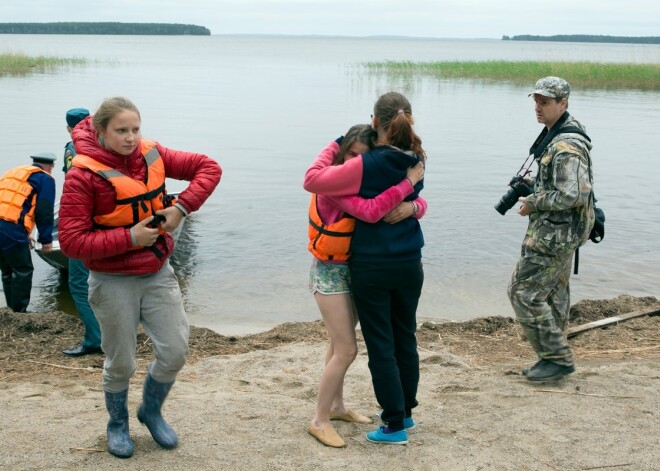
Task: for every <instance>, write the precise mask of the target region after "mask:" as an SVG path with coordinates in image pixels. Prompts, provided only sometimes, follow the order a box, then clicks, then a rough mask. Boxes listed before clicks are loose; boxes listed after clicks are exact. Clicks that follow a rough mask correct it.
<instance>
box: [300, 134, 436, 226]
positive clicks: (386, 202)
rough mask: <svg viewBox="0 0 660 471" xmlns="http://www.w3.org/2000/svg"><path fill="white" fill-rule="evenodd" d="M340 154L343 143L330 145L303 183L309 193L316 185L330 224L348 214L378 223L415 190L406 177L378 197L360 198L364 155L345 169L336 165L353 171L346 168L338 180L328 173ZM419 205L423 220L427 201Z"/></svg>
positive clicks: (420, 200) (319, 205) (320, 205)
mask: <svg viewBox="0 0 660 471" xmlns="http://www.w3.org/2000/svg"><path fill="white" fill-rule="evenodd" d="M338 151H339V144H337V143H336V142H335V141H332V142H331V143H330V144H328V145H327V146H326V147H325V149H323V150H322V151H321V153H320V154H319V155H318V156H317V157H316V160H314V163H312V165H311V166H310V167H309V169H308V170H307V173H306V174H305V182H304V184H303V186H304V187H305V189H307V190H309V188H308V186H309V185H313V186H314V188H315V189H317V191H315V192H316V193H317V194H318V200H317V210H318V212H319V215H320V216H321V219H323V222H325V223H326V224H332V223H334V222H336V221H338V220H339V219H341V218H342V216H343V215H344V213H348V214H350V215H351V216H354V217H356V218H358V219H360V220H362V221H365V222H369V223H375V222H378V221H380V220H381V219H382V218H383V217H384V216H385V215H386V214H387V213H389V212H390V211H392V210H393V209H395V208H396V207H397V206H398V205H399V204H400V203H401V202H402V201H403V199H404V198H405V197H406V196H408V195H410V194H411V193H412V192H413V191H414V189H413V187H412V185H411V184H410V181H409V180H408V179H407V178H404V179H403V180H402V181H401V182H399V183H398V184H396V185H394V186H392V187H390V188H388V189H387V190H385V191H384V192H383V193H381V194H380V195H378V196H376V197H375V198H363V197H361V196H357V193H358V191H359V190H360V185H361V182H362V156H357V157H354V158H352V159H349V160H347V161H346V162H344V163H343V164H342V165H341V166H335V167H345V166H347V165H351V168H352V170H350V171H347V169H345V168H344V169H343V170H344V171H343V172H342V177H341V178H338V177H336V176H333V174H332V173H328V170H331V169H327V167H330V166H332V160H333V159H334V157H335V155H336V154H337V152H338ZM358 164H359V165H358ZM320 169H326V170H324V172H322V176H317V174H316V173H315V171H318V170H320ZM328 175H329V176H328ZM356 177H357V178H356ZM333 195H334V196H333ZM337 195H344V196H337ZM346 195H350V196H346ZM415 203H417V205H418V207H419V211H418V212H417V214H416V215H415V216H414V217H415V218H417V219H419V218H421V217H422V216H424V214H425V213H426V208H427V204H426V200H424V199H423V198H421V197H420V198H417V199H415Z"/></svg>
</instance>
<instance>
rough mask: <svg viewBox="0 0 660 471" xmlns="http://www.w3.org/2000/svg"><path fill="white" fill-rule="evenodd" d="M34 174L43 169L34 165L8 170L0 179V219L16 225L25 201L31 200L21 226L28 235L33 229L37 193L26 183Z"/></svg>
mask: <svg viewBox="0 0 660 471" xmlns="http://www.w3.org/2000/svg"><path fill="white" fill-rule="evenodd" d="M36 172H43V169H41V168H39V167H35V166H34V165H22V166H20V167H16V168H12V169H10V170H8V171H7V172H6V173H5V174H4V175H3V176H2V178H0V219H4V220H5V221H9V222H13V223H18V222H19V220H20V218H21V212H22V211H23V204H25V200H27V199H28V198H31V208H30V210H29V211H28V212H27V213H26V214H25V216H24V217H23V225H24V226H25V230H26V231H27V233H28V234H31V233H32V230H33V229H34V209H35V207H36V205H35V202H36V199H37V193H36V192H35V191H34V188H32V185H30V184H29V183H28V178H30V175H32V174H33V173H36Z"/></svg>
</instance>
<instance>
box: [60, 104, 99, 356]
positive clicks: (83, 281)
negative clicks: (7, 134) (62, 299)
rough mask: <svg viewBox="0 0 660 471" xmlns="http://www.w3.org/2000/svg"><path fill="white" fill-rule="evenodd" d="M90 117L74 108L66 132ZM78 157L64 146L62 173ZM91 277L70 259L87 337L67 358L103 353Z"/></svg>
mask: <svg viewBox="0 0 660 471" xmlns="http://www.w3.org/2000/svg"><path fill="white" fill-rule="evenodd" d="M87 116H89V110H87V109H86V108H72V109H70V110H69V111H67V112H66V130H67V131H68V133H69V136H71V132H72V131H73V128H75V127H76V125H77V124H78V123H79V122H80V121H82V120H83V119H85V118H86V117H87ZM75 156H76V149H75V147H74V145H73V141H69V142H67V143H66V145H65V146H64V167H62V171H63V172H64V173H65V174H66V172H68V171H69V170H70V169H71V167H72V166H73V159H74V157H75ZM88 277H89V270H88V269H87V268H86V267H85V265H84V264H83V262H82V261H81V260H75V259H73V258H70V259H69V291H70V292H71V297H72V298H73V302H74V304H75V305H76V310H77V311H78V316H79V317H80V320H81V321H82V323H83V324H84V325H85V335H84V337H83V340H82V342H81V343H80V344H78V345H76V346H74V347H71V348H67V349H65V350H63V351H62V353H64V354H65V355H67V356H70V357H79V356H83V355H89V354H92V353H101V352H102V350H101V327H99V322H98V321H97V320H96V316H95V315H94V311H93V310H92V308H91V306H90V305H89V300H88V299H87V296H88V293H89V285H88V284H87V278H88Z"/></svg>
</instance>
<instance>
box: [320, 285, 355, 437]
mask: <svg viewBox="0 0 660 471" xmlns="http://www.w3.org/2000/svg"><path fill="white" fill-rule="evenodd" d="M314 297H315V298H316V303H317V304H318V306H319V310H320V311H321V315H322V316H323V321H324V322H325V327H326V329H327V331H328V336H329V337H330V344H329V346H328V350H327V353H326V364H325V368H324V370H323V374H322V375H321V381H320V382H319V394H318V401H317V404H316V414H315V415H314V418H313V419H312V422H311V425H312V426H313V427H315V428H317V429H322V428H325V427H326V426H328V425H330V411H331V410H332V411H333V412H338V413H345V412H346V406H345V405H344V401H343V387H344V376H345V375H346V371H347V370H348V368H349V366H351V363H353V360H354V359H355V356H356V355H357V342H356V340H355V322H356V321H355V312H354V308H353V302H352V299H351V296H350V295H349V294H333V295H323V294H319V293H316V294H315V295H314Z"/></svg>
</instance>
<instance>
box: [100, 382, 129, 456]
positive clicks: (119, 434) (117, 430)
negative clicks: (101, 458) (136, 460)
mask: <svg viewBox="0 0 660 471" xmlns="http://www.w3.org/2000/svg"><path fill="white" fill-rule="evenodd" d="M127 399H128V389H127V390H126V391H122V392H118V393H111V392H108V391H105V407H106V408H107V409H108V414H110V420H109V421H108V428H107V434H108V452H109V453H110V454H112V455H115V456H117V457H119V458H130V457H131V456H133V441H132V440H131V436H130V435H129V434H128V406H127V405H126V401H127Z"/></svg>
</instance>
